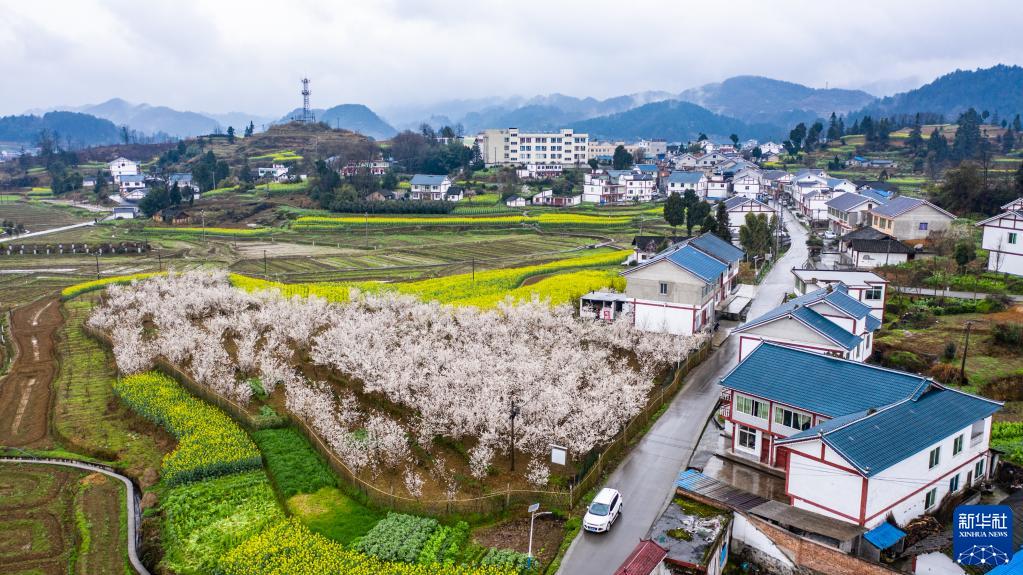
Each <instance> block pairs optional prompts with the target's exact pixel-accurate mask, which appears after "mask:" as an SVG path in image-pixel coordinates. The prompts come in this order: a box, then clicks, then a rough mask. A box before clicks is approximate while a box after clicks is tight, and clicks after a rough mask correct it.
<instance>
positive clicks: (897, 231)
mask: <svg viewBox="0 0 1023 575" xmlns="http://www.w3.org/2000/svg"><path fill="white" fill-rule="evenodd" d="M870 215H871V216H872V218H871V226H873V227H874V228H875V229H877V230H878V231H880V232H884V233H886V234H888V235H890V236H894V237H895V238H898V239H900V240H902V241H913V240H925V239H927V237H928V236H930V235H931V234H932V233H943V232H945V231H947V230H948V229H949V227H951V225H952V222H953V221H954V220H955V219H956V217H955V216H954V215H952V214H951V213H949V212H947V211H945V210H943V209H941V208H939V207H938V206H936V205H934V204H932V203H931V202H928V201H927V200H923V199H920V198H910V197H908V196H899V197H897V198H895V199H893V200H891V201H890V202H888V203H887V204H884V205H881V206H877V207H876V208H874V209H873V210H871V211H870Z"/></svg>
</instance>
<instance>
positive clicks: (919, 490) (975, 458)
mask: <svg viewBox="0 0 1023 575" xmlns="http://www.w3.org/2000/svg"><path fill="white" fill-rule="evenodd" d="M988 453H990V450H988V451H985V452H983V453H980V454H978V455H976V456H974V457H973V459H970V460H968V461H966V462H965V463H963V464H962V465H960V466H959V467H956V468H955V469H952V470H950V471H948V472H947V473H945V474H944V475H942V476H940V477H938V478H937V479H935V480H934V481H931V482H930V483H928V484H927V485H924V486H923V487H921V488H919V489H917V490H916V491H914V492H912V493H910V494H909V495H906V496H905V497H903V498H902V499H899V500H898V501H896V502H895V503H892V504H891V505H889V506H888V507H885V508H884V509H882V510H880V511H878V512H877V513H875V514H873V515H871V516H870V517H867V518H866V519H865V520H864V523H865V522H867V521H870V520H871V519H873V518H875V517H877V516H878V515H882V514H884V513H887V512H888V511H889V510H891V509H892V508H893V507H895V506H896V505H898V504H899V503H902V502H903V501H905V500H907V499H909V498H910V497H913V496H914V495H917V494H918V493H921V492H923V491H925V490H927V489H930V488H931V487H932V486H933V485H935V484H936V483H938V482H939V481H941V480H943V479H945V478H946V477H948V476H949V475H952V474H954V473H959V472H960V471H962V470H963V468H964V467H968V466H970V465H973V464H974V463H976V462H977V460H978V459H983V458H986V457H987V456H988Z"/></svg>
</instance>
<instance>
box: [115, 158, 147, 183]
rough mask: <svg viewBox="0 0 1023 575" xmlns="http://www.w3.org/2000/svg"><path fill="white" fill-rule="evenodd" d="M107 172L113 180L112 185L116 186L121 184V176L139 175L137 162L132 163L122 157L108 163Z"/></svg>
mask: <svg viewBox="0 0 1023 575" xmlns="http://www.w3.org/2000/svg"><path fill="white" fill-rule="evenodd" d="M107 170H109V171H110V176H111V177H112V178H114V183H118V184H119V183H121V176H137V175H139V174H140V173H141V172H140V171H139V164H138V162H133V161H131V160H129V159H128V158H125V157H123V156H122V157H119V158H117V159H116V160H114V161H112V162H110V163H108V164H107Z"/></svg>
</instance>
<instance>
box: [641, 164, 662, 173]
mask: <svg viewBox="0 0 1023 575" xmlns="http://www.w3.org/2000/svg"><path fill="white" fill-rule="evenodd" d="M636 169H637V170H639V171H641V172H656V171H657V164H636Z"/></svg>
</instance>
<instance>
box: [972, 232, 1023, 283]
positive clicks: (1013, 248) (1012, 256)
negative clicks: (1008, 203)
mask: <svg viewBox="0 0 1023 575" xmlns="http://www.w3.org/2000/svg"><path fill="white" fill-rule="evenodd" d="M1011 233H1014V234H1016V243H1015V244H1010V243H1009V234H1011ZM981 246H982V247H983V248H984V249H985V250H990V253H989V254H988V260H987V269H988V270H990V271H996V272H1003V273H1009V274H1013V275H1017V276H1023V219H1019V218H1015V217H1005V218H1001V219H999V220H995V221H993V222H991V223H989V224H987V225H985V226H984V238H983V241H982V242H981Z"/></svg>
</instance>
